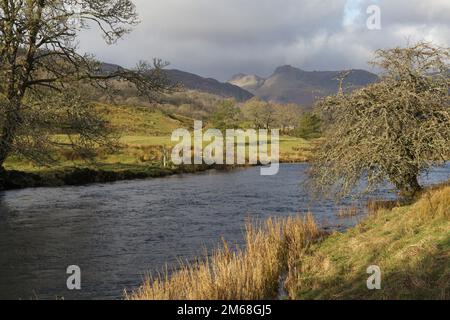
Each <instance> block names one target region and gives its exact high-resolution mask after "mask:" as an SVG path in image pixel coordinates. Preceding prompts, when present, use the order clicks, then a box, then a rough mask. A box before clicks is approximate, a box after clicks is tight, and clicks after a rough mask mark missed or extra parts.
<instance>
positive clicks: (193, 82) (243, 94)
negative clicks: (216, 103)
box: [165, 69, 253, 102]
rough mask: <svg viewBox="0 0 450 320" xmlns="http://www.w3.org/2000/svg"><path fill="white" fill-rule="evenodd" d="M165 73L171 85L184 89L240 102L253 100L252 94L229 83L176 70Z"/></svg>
mask: <svg viewBox="0 0 450 320" xmlns="http://www.w3.org/2000/svg"><path fill="white" fill-rule="evenodd" d="M165 71H166V73H167V75H168V77H169V79H170V80H171V81H172V82H173V83H179V84H181V85H182V86H184V87H185V88H186V89H190V90H197V91H202V92H207V93H211V94H215V95H218V96H221V97H224V98H234V99H236V100H237V101H240V102H241V101H246V100H249V99H251V98H253V94H252V93H250V92H248V91H247V90H245V89H243V88H241V87H239V86H236V85H234V84H231V83H223V82H219V81H217V80H215V79H211V78H203V77H201V76H198V75H196V74H192V73H189V72H185V71H180V70H176V69H172V70H165Z"/></svg>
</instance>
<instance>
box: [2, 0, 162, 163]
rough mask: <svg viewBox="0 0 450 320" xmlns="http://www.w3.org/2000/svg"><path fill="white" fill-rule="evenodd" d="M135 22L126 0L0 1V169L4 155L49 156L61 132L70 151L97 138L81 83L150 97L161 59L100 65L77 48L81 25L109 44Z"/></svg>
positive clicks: (99, 131)
mask: <svg viewBox="0 0 450 320" xmlns="http://www.w3.org/2000/svg"><path fill="white" fill-rule="evenodd" d="M137 23H138V17H137V13H136V10H135V6H134V4H133V3H132V1H130V0H1V1H0V168H1V169H3V164H4V162H5V160H6V158H7V157H8V156H9V155H10V154H13V153H14V154H20V155H22V156H24V157H27V158H29V159H31V160H33V161H38V162H45V161H47V160H49V159H48V158H49V155H50V153H49V152H44V150H45V147H50V146H53V147H57V146H58V145H60V144H61V141H55V140H54V139H52V138H51V136H52V133H54V132H55V131H59V132H64V133H68V134H69V141H70V144H71V145H72V146H73V147H75V148H82V149H86V150H89V149H90V147H92V146H93V145H99V144H101V143H104V142H105V141H106V140H105V138H106V137H107V133H106V129H107V126H106V123H105V122H104V121H102V120H101V118H100V117H99V116H98V114H97V113H96V112H95V111H94V110H93V109H92V108H91V100H90V97H89V94H88V93H89V90H88V89H87V88H88V87H94V88H95V89H108V88H111V87H112V86H111V82H112V81H117V80H124V81H127V82H129V83H130V84H132V85H133V86H134V87H135V88H136V89H138V90H139V92H140V93H141V94H143V95H146V96H148V97H152V95H153V93H154V92H158V91H163V90H165V88H167V87H168V81H167V80H166V79H165V77H164V74H163V72H162V71H161V68H162V66H163V65H162V63H161V62H160V61H155V62H154V65H149V64H147V63H140V64H139V65H138V67H137V68H136V70H132V71H131V70H126V69H122V68H116V69H114V70H108V71H106V70H103V68H102V65H101V64H100V63H99V62H98V61H96V60H95V59H94V58H93V57H92V56H90V55H81V54H79V53H78V52H77V42H76V37H77V35H78V34H79V32H80V31H81V30H83V29H89V28H98V29H100V30H101V32H102V33H103V35H104V38H105V40H106V41H107V42H108V43H114V42H115V41H116V40H117V39H119V38H120V37H122V36H123V35H124V34H126V33H127V32H128V31H129V30H130V29H129V28H130V27H132V26H134V25H136V24H137Z"/></svg>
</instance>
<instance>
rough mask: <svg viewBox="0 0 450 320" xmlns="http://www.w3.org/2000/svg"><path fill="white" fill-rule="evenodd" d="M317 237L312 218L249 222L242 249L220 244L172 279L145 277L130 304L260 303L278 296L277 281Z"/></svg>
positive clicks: (130, 296)
mask: <svg viewBox="0 0 450 320" xmlns="http://www.w3.org/2000/svg"><path fill="white" fill-rule="evenodd" d="M320 235H321V232H320V231H319V229H318V227H317V225H316V223H315V222H314V219H313V218H312V216H311V215H306V216H305V217H291V218H287V219H268V220H267V221H266V222H264V223H262V224H261V223H260V224H255V223H247V224H246V232H245V247H244V248H242V249H240V248H236V250H231V249H230V248H229V246H228V244H227V243H226V242H225V241H224V243H223V246H222V247H221V248H219V249H217V250H215V251H214V252H212V254H211V255H206V257H205V259H204V260H202V261H197V262H194V263H186V264H182V265H181V266H180V268H179V269H178V270H177V271H174V272H173V273H172V275H171V276H169V273H168V272H164V273H163V274H161V275H160V276H158V277H156V278H151V277H148V278H147V279H146V281H145V283H144V284H143V285H142V286H141V287H140V288H139V289H138V290H136V291H135V292H132V293H126V294H125V298H126V299H131V300H184V299H186V300H253V299H255V300H259V299H272V298H276V296H277V293H278V285H279V281H280V277H281V276H282V274H283V273H284V272H286V271H287V269H288V265H289V264H293V263H294V262H295V261H296V259H298V258H299V255H300V253H301V252H302V251H303V250H304V248H306V247H307V246H308V245H309V244H310V243H311V241H313V240H314V239H316V238H318V237H319V236H320Z"/></svg>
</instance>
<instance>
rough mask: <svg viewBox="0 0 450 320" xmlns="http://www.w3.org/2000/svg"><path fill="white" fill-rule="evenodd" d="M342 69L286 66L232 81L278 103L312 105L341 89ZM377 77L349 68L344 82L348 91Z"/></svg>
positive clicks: (231, 81)
mask: <svg viewBox="0 0 450 320" xmlns="http://www.w3.org/2000/svg"><path fill="white" fill-rule="evenodd" d="M342 73H343V71H304V70H301V69H298V68H294V67H292V66H289V65H286V66H282V67H278V68H277V69H276V70H275V72H274V73H273V74H272V75H271V76H270V77H268V78H267V79H264V78H261V77H258V76H253V75H245V74H239V75H236V76H234V77H233V78H232V79H231V80H230V81H229V82H230V83H231V84H234V85H237V86H240V87H241V88H243V89H245V90H248V91H249V92H251V93H252V94H254V95H255V96H257V97H259V98H261V99H264V100H268V101H274V102H278V103H297V104H302V105H308V106H310V105H313V104H314V102H315V101H316V100H317V99H318V98H320V97H324V96H327V95H331V94H335V93H337V92H338V90H339V81H338V78H339V77H340V75H342ZM377 80H378V76H377V75H375V74H373V73H370V72H368V71H364V70H350V71H349V74H348V76H347V77H346V78H345V80H344V82H343V87H344V89H345V90H346V91H351V90H354V89H356V88H360V87H363V86H366V85H368V84H370V83H373V82H376V81H377Z"/></svg>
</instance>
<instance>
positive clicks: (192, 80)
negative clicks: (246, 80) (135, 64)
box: [100, 63, 254, 102]
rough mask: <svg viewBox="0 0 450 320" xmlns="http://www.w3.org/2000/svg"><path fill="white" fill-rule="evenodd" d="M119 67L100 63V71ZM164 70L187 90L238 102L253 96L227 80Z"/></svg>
mask: <svg viewBox="0 0 450 320" xmlns="http://www.w3.org/2000/svg"><path fill="white" fill-rule="evenodd" d="M121 69H122V67H121V66H119V65H116V64H112V63H102V64H101V66H100V70H101V72H104V73H111V72H115V71H118V70H121ZM164 71H165V72H166V74H167V76H168V78H169V79H170V81H171V82H173V83H174V84H180V85H182V86H183V87H184V88H185V89H188V90H195V91H200V92H204V93H209V94H213V95H217V96H220V97H222V98H234V99H236V100H237V101H239V102H242V101H247V100H249V99H251V98H253V97H254V95H253V94H252V93H250V92H248V91H247V90H245V89H243V88H241V87H239V86H236V85H233V84H231V83H228V82H225V83H223V82H219V81H217V80H215V79H212V78H203V77H201V76H198V75H196V74H193V73H189V72H185V71H181V70H176V69H172V70H169V69H165V70H164Z"/></svg>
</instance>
